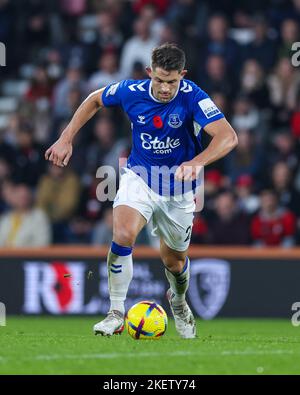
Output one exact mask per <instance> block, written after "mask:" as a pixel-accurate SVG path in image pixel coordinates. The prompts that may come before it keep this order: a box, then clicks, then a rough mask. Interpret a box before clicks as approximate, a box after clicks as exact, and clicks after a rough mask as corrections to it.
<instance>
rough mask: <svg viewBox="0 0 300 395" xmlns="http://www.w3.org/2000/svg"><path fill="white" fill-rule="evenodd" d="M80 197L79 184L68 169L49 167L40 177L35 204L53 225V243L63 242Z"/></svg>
mask: <svg viewBox="0 0 300 395" xmlns="http://www.w3.org/2000/svg"><path fill="white" fill-rule="evenodd" d="M79 196H80V182H79V179H78V177H77V176H76V174H74V173H73V172H72V171H71V170H69V169H62V168H61V167H58V166H55V165H49V167H48V172H47V173H46V174H45V175H43V176H42V177H41V179H40V180H39V183H38V186H37V193H36V202H37V205H38V207H40V208H42V209H43V210H44V211H45V212H46V213H47V215H48V217H49V218H50V220H51V221H52V224H53V239H54V242H55V243H63V242H64V241H65V235H66V229H67V224H68V221H69V220H70V218H71V217H72V215H73V214H74V213H75V212H76V209H77V206H78V203H79V202H78V200H79Z"/></svg>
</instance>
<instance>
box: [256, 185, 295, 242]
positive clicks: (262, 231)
mask: <svg viewBox="0 0 300 395" xmlns="http://www.w3.org/2000/svg"><path fill="white" fill-rule="evenodd" d="M251 234H252V238H253V240H254V245H256V246H258V247H262V246H281V247H291V246H293V245H294V244H295V234H296V217H295V215H294V214H293V213H292V212H291V211H289V210H287V209H285V208H283V207H281V206H280V205H279V204H278V198H277V196H276V193H275V192H274V191H272V190H267V189H265V190H263V191H262V192H261V194H260V211H259V212H258V214H257V215H256V216H255V217H254V218H253V219H252V223H251Z"/></svg>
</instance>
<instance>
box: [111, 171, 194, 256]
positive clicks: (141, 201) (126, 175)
mask: <svg viewBox="0 0 300 395" xmlns="http://www.w3.org/2000/svg"><path fill="white" fill-rule="evenodd" d="M120 205H125V206H129V207H132V208H134V209H136V210H137V211H139V212H140V213H141V214H142V216H143V217H144V218H145V219H146V221H147V223H148V222H149V221H150V220H151V219H152V222H153V234H154V235H157V236H159V237H161V238H162V239H163V240H164V242H165V243H166V244H167V246H168V247H170V248H172V249H173V250H175V251H185V250H186V249H187V248H188V246H189V244H190V238H191V233H192V226H193V218H194V210H195V202H194V196H193V193H192V192H190V193H187V194H185V195H184V196H183V195H182V196H178V197H177V196H176V197H174V196H171V197H165V196H160V195H158V194H157V193H155V192H154V191H153V190H151V188H150V187H149V186H148V185H147V184H146V183H145V182H144V181H143V179H142V178H141V177H140V176H138V175H137V174H135V173H134V172H133V171H132V170H130V169H128V168H123V169H122V175H121V179H120V187H119V190H118V192H117V194H116V197H115V199H114V204H113V207H114V208H115V207H117V206H120Z"/></svg>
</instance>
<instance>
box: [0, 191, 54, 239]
mask: <svg viewBox="0 0 300 395" xmlns="http://www.w3.org/2000/svg"><path fill="white" fill-rule="evenodd" d="M12 188H13V189H12V190H11V192H10V195H9V204H10V205H11V210H9V211H8V212H6V213H5V214H4V215H3V216H2V217H1V219H0V246H1V247H43V246H47V245H49V244H50V242H51V231H50V223H49V220H48V218H47V216H46V214H45V213H44V212H43V211H42V210H41V209H38V208H34V207H33V199H32V193H31V190H30V188H29V187H28V186H27V185H25V184H18V185H14V186H13V187H12Z"/></svg>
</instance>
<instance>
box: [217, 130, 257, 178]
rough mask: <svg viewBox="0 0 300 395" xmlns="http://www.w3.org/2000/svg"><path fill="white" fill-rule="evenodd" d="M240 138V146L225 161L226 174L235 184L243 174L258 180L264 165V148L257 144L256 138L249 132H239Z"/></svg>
mask: <svg viewBox="0 0 300 395" xmlns="http://www.w3.org/2000/svg"><path fill="white" fill-rule="evenodd" d="M238 137H239V144H238V146H237V147H236V149H235V150H234V151H232V152H231V153H230V154H229V155H228V156H227V157H226V159H225V160H224V164H225V173H226V175H227V176H228V177H229V178H230V179H231V181H232V182H233V183H234V182H235V181H236V179H237V178H238V177H239V176H240V175H242V174H249V175H251V176H252V177H253V178H254V179H255V180H258V179H259V177H260V176H261V169H262V165H263V163H264V162H263V161H264V157H263V147H262V146H261V145H258V144H257V143H256V142H255V136H253V134H252V133H250V132H249V131H246V130H241V131H239V133H238Z"/></svg>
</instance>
